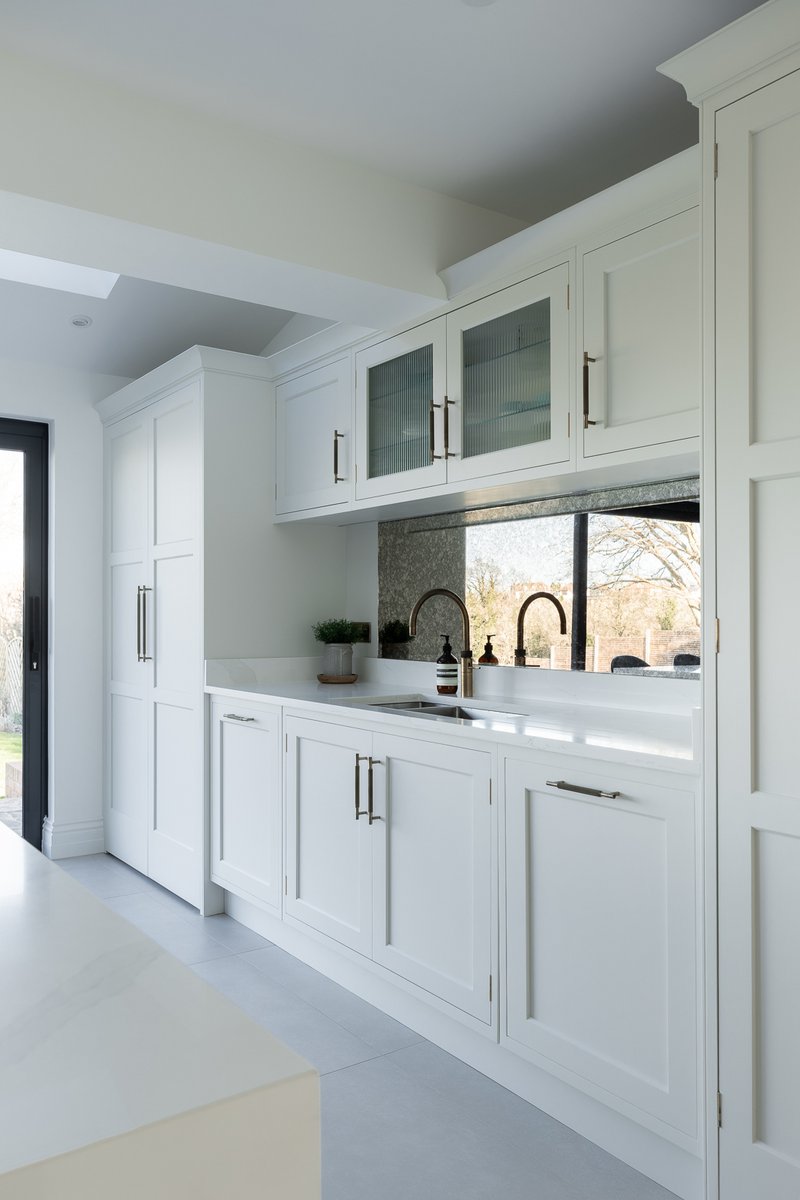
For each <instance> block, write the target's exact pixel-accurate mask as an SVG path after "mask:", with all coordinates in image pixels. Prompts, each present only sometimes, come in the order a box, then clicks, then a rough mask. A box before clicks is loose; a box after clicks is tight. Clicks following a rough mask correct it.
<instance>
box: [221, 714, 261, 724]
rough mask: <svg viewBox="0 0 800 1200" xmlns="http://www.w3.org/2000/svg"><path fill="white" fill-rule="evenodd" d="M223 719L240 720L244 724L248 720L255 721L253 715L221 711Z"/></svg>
mask: <svg viewBox="0 0 800 1200" xmlns="http://www.w3.org/2000/svg"><path fill="white" fill-rule="evenodd" d="M223 720H225V721H241V722H242V724H244V725H246V724H247V722H248V721H255V717H240V716H239V714H238V713H223Z"/></svg>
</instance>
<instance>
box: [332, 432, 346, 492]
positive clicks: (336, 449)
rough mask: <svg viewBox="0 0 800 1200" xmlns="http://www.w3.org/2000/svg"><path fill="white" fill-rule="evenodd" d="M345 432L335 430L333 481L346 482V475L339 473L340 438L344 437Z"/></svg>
mask: <svg viewBox="0 0 800 1200" xmlns="http://www.w3.org/2000/svg"><path fill="white" fill-rule="evenodd" d="M343 437H344V434H343V433H339V430H338V429H334V431H333V482H334V483H345V482H346V480H345V477H344V476H343V475H340V474H339V439H340V438H343Z"/></svg>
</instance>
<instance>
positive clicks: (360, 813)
mask: <svg viewBox="0 0 800 1200" xmlns="http://www.w3.org/2000/svg"><path fill="white" fill-rule="evenodd" d="M366 761H367V755H366V754H356V782H355V801H356V820H358V818H359V817H366V816H369V810H368V809H363V808H362V807H361V767H360V766H359V763H361V762H366ZM371 782H372V780H371V778H370V784H371Z"/></svg>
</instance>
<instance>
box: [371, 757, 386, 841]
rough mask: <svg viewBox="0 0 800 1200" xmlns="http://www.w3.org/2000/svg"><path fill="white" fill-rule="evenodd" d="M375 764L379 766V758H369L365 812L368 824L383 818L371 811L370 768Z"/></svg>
mask: <svg viewBox="0 0 800 1200" xmlns="http://www.w3.org/2000/svg"><path fill="white" fill-rule="evenodd" d="M376 764H377V765H378V766H380V764H381V760H380V759H379V758H370V759H369V770H368V771H367V814H368V816H369V823H370V825H372V824H373V822H374V821H382V820H383V817H376V816H375V813H374V811H373V795H372V768H373V767H374V766H375V765H376Z"/></svg>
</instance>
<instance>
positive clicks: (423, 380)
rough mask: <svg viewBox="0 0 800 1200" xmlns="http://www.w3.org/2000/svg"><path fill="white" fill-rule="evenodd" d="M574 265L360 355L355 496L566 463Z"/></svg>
mask: <svg viewBox="0 0 800 1200" xmlns="http://www.w3.org/2000/svg"><path fill="white" fill-rule="evenodd" d="M568 283H569V267H568V265H567V264H566V263H562V264H560V265H558V266H556V267H553V268H551V269H550V270H548V271H543V272H541V273H540V274H538V275H535V276H533V277H532V278H531V279H527V280H525V281H524V282H522V283H518V284H515V285H513V286H511V287H508V288H504V289H503V290H501V291H499V292H495V293H493V294H492V295H490V296H487V297H485V298H484V299H482V300H477V301H475V302H474V303H472V304H469V305H465V306H464V307H463V308H459V309H456V310H454V311H452V312H450V313H448V314H447V315H446V317H438V318H436V319H435V320H434V321H430V322H428V323H427V324H425V325H422V326H419V327H418V328H417V329H414V330H411V331H410V333H407V334H401V335H399V336H398V337H395V338H390V339H389V340H388V341H386V342H381V343H379V344H378V345H376V346H371V347H369V348H368V349H365V350H362V351H360V352H358V353H357V354H356V425H357V430H358V439H357V446H358V451H357V454H358V457H357V463H358V470H357V479H356V488H355V494H356V498H357V499H359V500H360V499H366V498H370V497H380V496H386V495H391V494H393V493H396V492H401V491H406V492H407V491H412V490H418V489H422V488H427V487H435V486H436V485H443V484H446V483H458V482H460V481H466V480H474V479H479V478H486V477H487V476H494V475H503V474H505V473H507V472H509V471H525V470H534V469H538V468H541V467H544V466H556V465H557V464H562V463H567V462H568V461H569V459H570V437H569V434H570V430H569V409H570V396H571V391H570V356H569V353H570V352H569V311H568V305H569V299H568Z"/></svg>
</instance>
